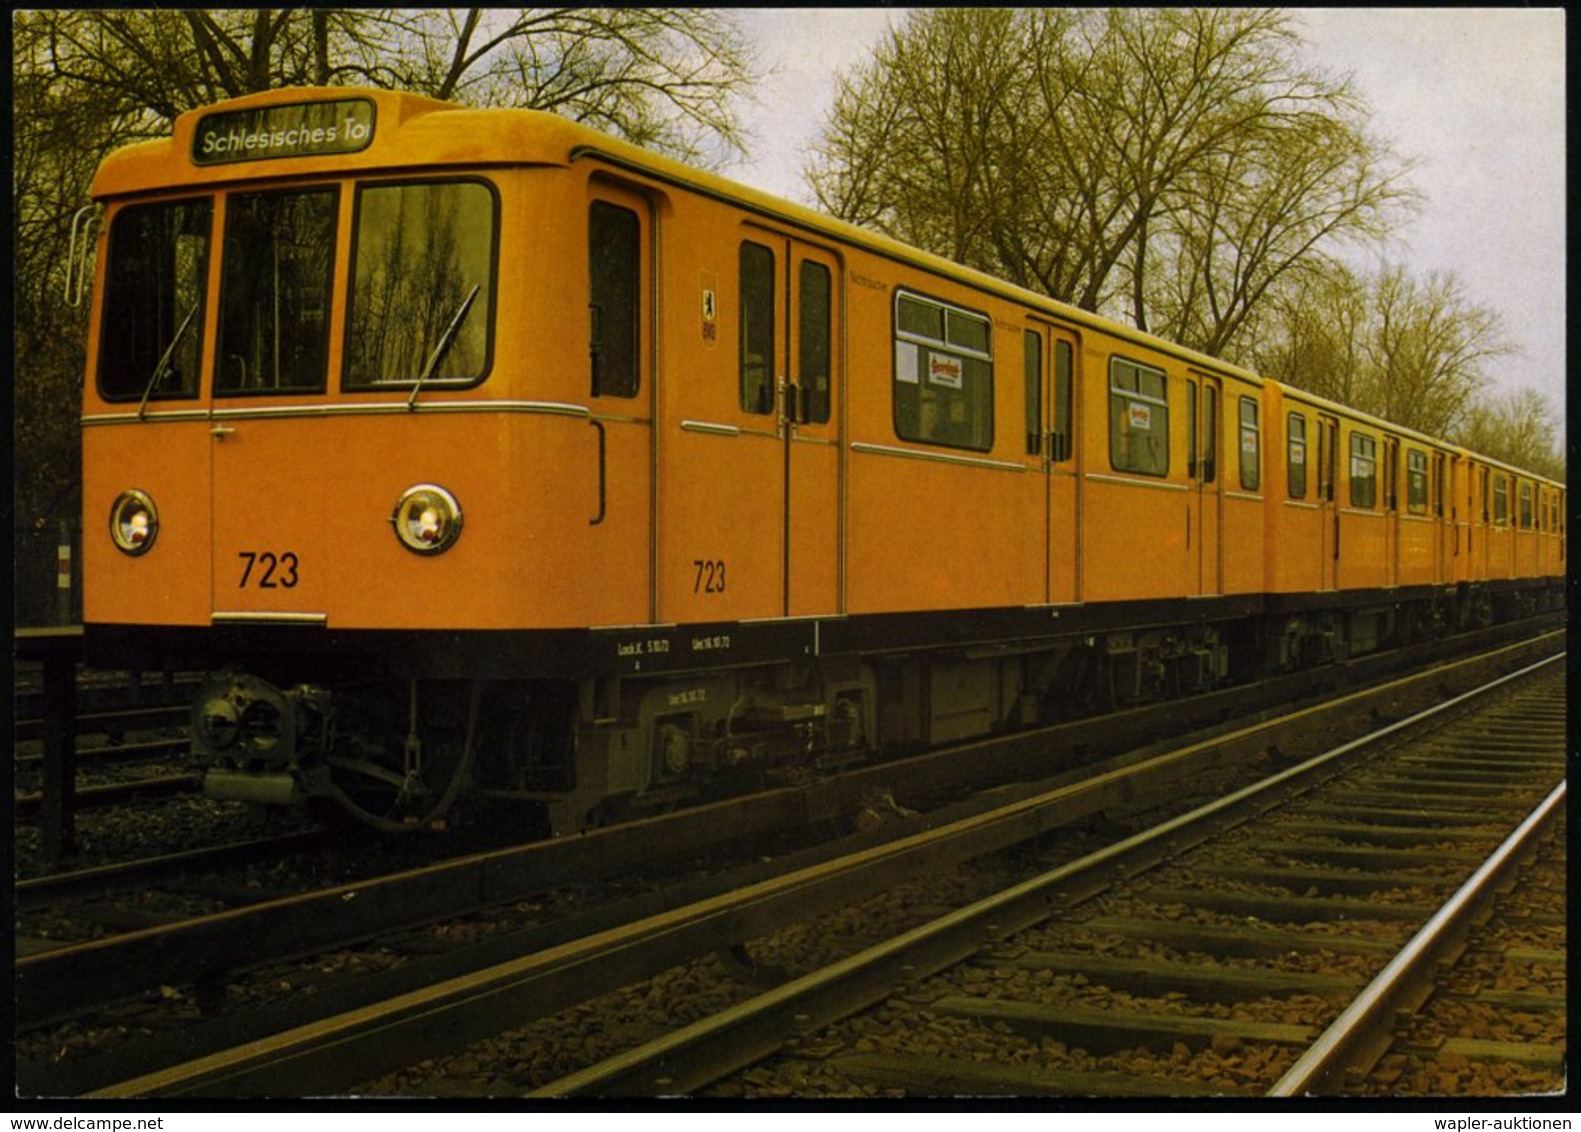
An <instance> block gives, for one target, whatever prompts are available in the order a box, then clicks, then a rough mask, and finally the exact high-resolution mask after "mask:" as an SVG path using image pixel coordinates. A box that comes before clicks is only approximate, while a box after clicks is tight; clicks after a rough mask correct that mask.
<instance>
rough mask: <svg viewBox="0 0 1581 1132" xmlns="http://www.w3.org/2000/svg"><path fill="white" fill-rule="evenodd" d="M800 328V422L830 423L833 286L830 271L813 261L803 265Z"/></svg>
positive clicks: (805, 262)
mask: <svg viewBox="0 0 1581 1132" xmlns="http://www.w3.org/2000/svg"><path fill="white" fill-rule="evenodd" d="M800 283H801V325H800V326H799V327H798V328H797V347H796V372H797V374H798V375H799V381H800V385H801V406H800V411H799V415H798V418H797V419H798V420H800V421H801V423H803V424H827V423H828V422H829V403H830V392H829V374H830V373H831V372H833V369H834V366H833V357H834V334H833V327H834V314H833V311H834V283H833V280H831V279H830V277H829V269H828V268H827V267H825V266H824V265H823V264H821V263H814V262H813V261H812V260H810V259H806V260H802V264H801V278H800Z"/></svg>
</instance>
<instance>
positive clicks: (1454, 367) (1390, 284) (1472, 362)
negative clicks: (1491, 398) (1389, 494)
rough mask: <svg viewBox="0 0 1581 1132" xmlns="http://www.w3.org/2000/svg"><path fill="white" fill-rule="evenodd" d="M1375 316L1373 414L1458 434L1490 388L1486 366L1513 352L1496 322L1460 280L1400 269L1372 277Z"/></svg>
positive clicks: (1370, 347)
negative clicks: (1420, 277)
mask: <svg viewBox="0 0 1581 1132" xmlns="http://www.w3.org/2000/svg"><path fill="white" fill-rule="evenodd" d="M1371 308H1372V309H1371V320H1372V322H1371V327H1370V330H1369V334H1368V337H1367V340H1366V343H1365V350H1366V353H1367V361H1368V372H1369V377H1370V388H1369V389H1368V390H1367V393H1366V395H1365V399H1366V400H1367V401H1368V402H1370V407H1371V408H1372V409H1373V411H1374V412H1376V413H1377V414H1378V415H1379V416H1381V417H1384V418H1386V419H1388V420H1391V421H1396V422H1398V423H1399V424H1403V425H1406V426H1407V427H1409V428H1415V429H1418V430H1420V431H1422V432H1426V433H1430V434H1432V435H1435V436H1444V435H1448V434H1450V433H1452V432H1453V431H1455V430H1456V429H1457V428H1459V427H1460V426H1461V425H1462V424H1463V423H1464V421H1465V414H1466V410H1467V407H1468V406H1469V405H1470V404H1471V403H1472V401H1473V399H1474V398H1475V397H1476V395H1477V394H1478V392H1479V391H1480V390H1481V388H1482V387H1483V386H1484V385H1485V384H1486V382H1487V380H1488V374H1487V369H1486V367H1487V365H1488V363H1490V362H1492V361H1495V360H1496V359H1498V358H1502V357H1505V356H1507V355H1509V354H1510V353H1512V352H1513V347H1512V346H1511V345H1510V343H1509V342H1508V340H1507V339H1506V338H1505V336H1504V333H1503V329H1502V324H1501V322H1500V319H1499V317H1498V315H1497V314H1496V313H1495V312H1494V311H1492V310H1490V309H1488V308H1486V307H1481V306H1478V305H1476V304H1475V303H1473V302H1472V301H1471V300H1470V299H1469V298H1468V297H1467V296H1466V294H1465V289H1464V288H1463V287H1462V286H1461V284H1460V282H1459V281H1458V280H1457V279H1456V278H1455V277H1454V276H1452V275H1447V274H1443V273H1437V272H1435V273H1432V274H1429V275H1428V276H1427V278H1426V279H1425V280H1422V281H1418V280H1415V279H1413V278H1411V276H1410V275H1409V274H1408V273H1407V272H1406V270H1405V269H1404V268H1403V267H1400V266H1398V265H1395V266H1386V267H1384V268H1383V269H1382V270H1381V271H1380V272H1379V273H1378V274H1377V276H1375V277H1374V279H1373V283H1372V294H1371Z"/></svg>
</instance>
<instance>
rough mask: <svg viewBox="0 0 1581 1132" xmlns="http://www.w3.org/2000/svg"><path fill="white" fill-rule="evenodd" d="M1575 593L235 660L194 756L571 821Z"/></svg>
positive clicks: (1422, 635) (403, 815)
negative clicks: (315, 672)
mask: <svg viewBox="0 0 1581 1132" xmlns="http://www.w3.org/2000/svg"><path fill="white" fill-rule="evenodd" d="M1562 600H1563V594H1562V590H1561V589H1560V588H1559V586H1558V585H1557V583H1538V584H1532V585H1526V586H1520V585H1511V586H1507V587H1488V586H1460V587H1454V586H1449V587H1435V588H1433V590H1432V591H1430V592H1424V593H1418V594H1416V595H1414V596H1412V597H1410V598H1408V599H1402V600H1388V601H1381V602H1380V601H1373V602H1370V603H1369V602H1365V601H1361V602H1356V601H1351V602H1347V603H1341V602H1339V601H1335V602H1333V603H1331V604H1329V605H1327V606H1325V605H1321V604H1316V605H1314V604H1312V603H1310V602H1308V603H1303V604H1301V605H1296V604H1294V603H1289V604H1288V605H1287V607H1284V608H1281V607H1279V606H1278V605H1277V603H1270V604H1271V605H1274V608H1271V609H1269V608H1263V609H1261V610H1258V611H1257V612H1255V613H1252V614H1241V615H1237V616H1232V617H1226V618H1223V619H1212V618H1204V617H1198V618H1196V619H1194V620H1191V621H1184V620H1176V621H1174V622H1171V623H1163V624H1145V623H1144V624H1137V623H1126V621H1125V619H1124V618H1118V619H1111V623H1110V624H1109V625H1108V626H1106V627H1102V628H1098V627H1093V628H1091V629H1085V628H1080V627H1078V628H1077V629H1075V630H1074V631H1064V632H1061V633H1059V634H1056V635H1050V634H1048V633H1047V632H1046V631H1045V633H1044V634H1043V635H1041V636H1035V637H1028V636H1022V637H1015V636H1008V637H1007V636H1005V635H1004V634H1003V632H1002V628H1001V631H1000V632H999V633H997V634H995V633H994V632H993V627H992V626H988V627H987V628H988V631H987V632H983V633H982V634H981V635H980V637H979V639H975V640H958V641H956V642H954V643H950V644H944V643H937V642H934V643H927V642H923V643H913V644H912V645H911V646H910V647H889V648H884V647H873V648H869V649H866V650H861V649H853V650H846V651H837V652H831V653H824V654H819V655H799V656H795V658H794V659H789V660H786V659H766V660H762V661H758V662H749V663H737V664H722V665H719V666H716V667H708V668H682V669H681V670H671V671H662V670H661V671H657V672H654V671H645V670H642V668H641V665H640V664H639V665H636V666H635V667H634V668H633V667H632V666H628V668H631V670H628V671H623V672H620V671H618V672H601V673H593V674H584V675H578V676H574V677H571V678H555V677H548V676H545V677H541V678H528V679H523V678H518V677H514V676H512V675H509V674H500V673H498V672H491V673H484V674H479V675H475V676H468V675H465V674H455V675H452V674H447V673H443V672H441V673H421V674H413V675H411V676H408V677H406V678H395V677H392V676H391V675H390V674H388V673H379V672H378V671H377V669H378V666H377V665H372V666H370V667H369V672H368V675H367V676H366V678H362V679H350V680H345V679H343V680H326V681H311V682H306V683H298V684H288V683H286V682H285V681H284V680H282V679H280V678H279V675H276V676H275V677H274V678H273V679H271V678H266V676H264V675H259V674H255V673H254V672H252V671H243V670H241V669H235V668H228V669H224V670H221V671H220V672H219V673H218V674H217V675H216V676H215V677H214V678H213V679H212V680H211V681H210V682H209V683H208V685H207V686H206V687H205V688H204V689H203V690H202V691H201V692H200V694H199V695H198V697H197V700H196V702H195V705H194V709H193V720H192V723H193V726H192V734H193V750H194V754H195V755H196V756H197V757H198V759H200V760H201V761H202V763H203V764H204V766H205V768H206V777H205V789H206V791H207V792H208V793H209V794H210V795H211V796H214V797H218V798H228V799H239V800H244V801H249V802H260V803H266V804H283V805H308V806H311V807H314V808H317V809H321V810H325V811H327V812H329V813H332V814H334V815H337V816H339V817H342V818H344V817H350V818H352V819H354V820H355V821H357V822H360V823H363V824H366V825H370V826H373V827H375V828H377V829H381V830H385V831H389V832H403V831H410V830H416V829H423V828H429V827H432V826H434V825H435V824H437V823H440V822H442V821H445V820H448V819H449V818H450V817H451V815H453V814H454V813H457V812H465V811H467V810H473V811H477V810H481V809H486V808H488V807H490V806H498V805H501V804H504V805H509V806H513V807H515V808H517V809H518V810H519V809H522V808H527V809H530V810H532V811H534V812H535V813H536V814H538V815H539V818H540V824H541V828H542V830H543V831H544V832H547V833H552V834H555V835H559V834H567V833H573V832H577V831H579V830H582V829H586V828H589V827H592V826H596V825H600V824H605V823H608V822H611V821H616V820H622V819H624V818H627V817H630V816H636V815H640V814H643V813H647V812H654V811H656V810H658V809H662V808H668V807H673V806H678V805H684V804H689V803H694V802H697V801H700V800H705V799H709V798H713V797H720V796H727V795H730V794H735V793H744V792H749V791H751V790H754V789H762V788H764V787H767V786H772V785H776V784H786V783H790V782H795V781H798V780H802V779H805V778H806V777H807V776H809V775H820V774H833V773H836V772H838V770H839V769H840V768H842V767H844V766H848V765H850V764H852V763H855V762H861V761H866V760H869V759H873V758H879V757H889V756H893V755H897V754H903V753H910V752H914V751H917V750H921V749H925V748H928V747H934V746H939V745H942V744H947V743H952V742H961V741H966V740H971V739H975V738H981V737H985V736H989V735H993V734H996V733H999V732H1003V731H1010V730H1015V729H1018V728H1024V727H1030V726H1035V725H1039V724H1047V723H1053V722H1059V721H1062V720H1066V719H1073V718H1078V717H1082V716H1090V715H1095V714H1101V713H1104V712H1108V711H1114V710H1119V709H1122V708H1126V707H1133V706H1138V705H1142V704H1147V703H1153V702H1156V701H1159V700H1165V699H1170V698H1175V697H1181V696H1189V695H1192V694H1194V693H1198V692H1203V691H1207V690H1210V689H1213V688H1217V687H1220V686H1223V685H1225V684H1227V683H1232V682H1238V681H1247V680H1251V679H1255V678H1257V677H1259V676H1261V675H1275V674H1282V673H1289V672H1296V671H1300V670H1303V669H1308V668H1314V667H1318V666H1321V665H1326V664H1332V663H1335V662H1337V661H1341V660H1344V659H1346V658H1347V657H1350V656H1358V655H1363V654H1365V653H1368V652H1373V651H1376V650H1379V649H1383V648H1389V647H1395V646H1398V645H1404V644H1409V643H1413V642H1416V641H1422V640H1430V639H1433V638H1436V637H1440V636H1443V635H1446V634H1451V633H1455V632H1460V631H1464V630H1468V629H1473V628H1479V627H1484V626H1487V625H1490V624H1493V623H1494V622H1496V621H1503V620H1509V619H1514V618H1518V617H1523V616H1529V615H1532V614H1535V613H1537V612H1540V611H1542V610H1543V609H1546V608H1552V607H1556V606H1557V605H1559V604H1561V603H1562ZM1066 617H1067V619H1068V614H1066ZM976 620H979V621H980V620H981V618H978V619H976ZM956 635H957V636H961V635H962V634H960V633H959V632H957V633H956ZM708 639H709V640H710V641H713V642H715V643H717V642H718V640H720V638H719V637H718V636H717V635H716V636H714V637H711V638H708ZM880 643H882V642H880ZM649 647H653V646H651V645H650V646H649ZM657 651H659V652H660V653H661V654H662V653H663V652H664V651H666V650H657ZM804 651H805V650H804ZM651 667H652V666H651V665H650V668H651ZM660 667H661V668H662V667H663V666H660ZM263 668H264V669H265V670H266V671H272V672H273V673H276V674H282V673H288V672H289V671H290V669H291V664H290V658H289V657H288V656H286V657H282V656H280V655H271V656H269V657H268V658H267V663H265V664H264V665H263ZM458 807H459V810H458Z"/></svg>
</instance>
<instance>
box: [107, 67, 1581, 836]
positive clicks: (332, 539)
mask: <svg viewBox="0 0 1581 1132" xmlns="http://www.w3.org/2000/svg"><path fill="white" fill-rule="evenodd" d="M93 195H94V200H95V202H96V211H95V213H94V215H95V217H98V218H102V221H103V223H102V232H101V233H100V235H99V236H98V238H97V241H96V246H97V250H98V256H97V268H96V277H95V296H96V298H95V302H94V309H93V312H92V318H91V325H90V341H89V350H88V372H87V380H86V382H85V394H84V405H83V418H82V424H83V458H84V507H85V512H86V516H85V524H84V529H85V530H87V531H90V532H91V531H94V530H98V531H102V532H104V533H103V535H102V536H99V537H89V538H87V539H86V540H85V548H84V558H85V572H86V597H85V622H86V633H87V642H88V648H89V652H90V657H91V658H93V659H94V660H95V661H96V662H98V663H101V664H132V663H136V664H152V663H158V662H161V661H163V662H167V663H177V664H183V665H198V666H203V667H206V668H210V669H212V670H214V671H215V672H216V673H217V675H216V677H215V679H214V680H213V681H212V682H211V684H210V685H209V686H208V687H207V688H206V689H205V690H204V691H203V692H202V693H201V694H200V696H199V697H198V700H197V703H196V704H195V707H194V713H193V737H194V738H193V743H194V748H195V751H196V752H197V753H198V754H199V755H200V756H201V757H202V758H203V759H204V761H205V763H206V766H207V768H208V769H207V774H206V783H207V788H208V790H209V791H210V792H211V793H212V794H214V795H216V796H220V797H232V798H244V799H251V800H258V801H270V802H292V803H297V802H304V801H306V802H313V803H320V802H324V803H332V804H336V805H338V806H340V807H342V808H344V809H345V810H347V811H349V812H351V813H353V814H355V815H357V816H358V817H360V818H361V819H362V820H364V821H368V822H371V823H372V824H375V825H378V826H380V827H382V828H387V829H405V828H413V827H418V826H421V825H423V824H425V823H428V822H430V821H431V820H432V819H434V818H436V817H438V816H439V815H440V814H442V813H443V812H444V811H445V810H446V809H447V808H448V807H450V806H451V805H452V804H454V803H455V802H456V800H457V799H458V798H463V797H468V796H484V797H492V798H496V799H508V800H515V801H518V802H530V803H533V804H535V805H538V806H540V807H541V808H542V810H543V812H544V813H545V814H546V815H547V818H548V822H549V825H550V826H551V827H552V828H553V829H555V830H557V831H568V830H574V829H577V828H582V827H584V826H586V825H588V824H590V823H593V822H597V821H601V820H605V819H606V818H608V817H609V816H611V815H612V814H615V813H618V812H620V811H622V810H628V809H631V808H633V807H641V806H642V805H645V804H663V803H670V802H673V801H675V800H677V799H679V798H682V797H687V796H695V795H697V794H699V793H702V792H706V791H711V790H720V789H726V788H740V787H743V786H747V785H750V784H752V783H756V782H762V781H765V780H771V779H772V778H773V777H774V776H775V775H777V774H781V773H784V772H786V771H787V769H788V768H789V769H790V770H792V771H798V770H800V769H804V768H807V767H809V766H813V767H816V766H826V765H838V764H840V763H843V762H848V761H850V760H851V759H852V758H858V757H865V756H867V755H870V754H872V753H875V752H880V751H894V750H902V749H909V748H913V747H916V746H918V745H924V744H930V743H939V742H944V741H948V740H952V739H960V738H966V737H970V736H977V735H983V734H987V733H990V732H993V731H996V730H999V729H1003V728H1009V727H1014V726H1022V725H1027V724H1031V723H1035V722H1038V721H1043V720H1049V719H1055V718H1060V717H1064V716H1067V715H1072V714H1077V713H1081V712H1088V711H1097V710H1103V709H1105V708H1109V707H1113V706H1117V705H1124V704H1131V703H1138V702H1142V701H1145V700H1148V699H1152V698H1156V697H1161V696H1171V695H1181V694H1186V693H1190V692H1192V691H1194V690H1199V689H1204V688H1208V687H1212V686H1214V685H1217V684H1220V683H1222V682H1224V681H1227V680H1232V679H1240V678H1245V677H1248V676H1250V675H1253V674H1255V673H1257V672H1260V671H1267V670H1292V669H1297V668H1300V667H1302V666H1306V665H1314V664H1321V663H1326V662H1329V661H1331V660H1333V659H1335V658H1337V657H1343V656H1345V655H1348V654H1350V653H1354V652H1360V651H1366V650H1369V649H1374V648H1378V647H1382V646H1384V645H1386V644H1389V643H1396V642H1402V641H1405V640H1410V639H1415V638H1418V637H1423V636H1428V635H1433V634H1437V633H1442V632H1448V631H1453V630H1455V629H1458V628H1462V627H1465V626H1467V625H1471V624H1481V623H1486V622H1489V621H1491V620H1493V619H1495V618H1505V617H1513V616H1518V615H1522V614H1525V613H1528V612H1530V611H1533V610H1537V609H1541V608H1549V607H1553V606H1556V605H1558V604H1559V603H1560V602H1562V600H1563V590H1562V583H1561V579H1562V575H1563V572H1564V569H1565V562H1564V555H1565V532H1564V518H1563V516H1564V490H1565V489H1564V486H1563V485H1562V484H1559V483H1554V482H1551V481H1549V480H1545V479H1543V478H1542V477H1539V476H1534V475H1531V474H1530V473H1526V472H1523V471H1521V470H1519V469H1516V468H1510V467H1506V466H1504V465H1501V464H1498V463H1495V462H1492V461H1488V460H1484V459H1482V458H1480V457H1477V456H1475V455H1474V454H1472V453H1469V452H1466V451H1463V450H1461V449H1458V448H1456V447H1454V446H1453V445H1449V444H1446V443H1444V442H1442V441H1439V440H1435V439H1433V438H1431V437H1427V436H1422V435H1419V434H1416V433H1413V432H1410V431H1408V430H1403V429H1400V428H1397V427H1395V426H1393V425H1390V424H1388V423H1386V422H1384V421H1379V420H1375V419H1372V418H1369V417H1366V416H1363V415H1360V414H1357V413H1355V412H1353V411H1351V410H1349V409H1346V408H1343V407H1341V406H1338V405H1334V404H1330V403H1327V402H1324V401H1322V400H1320V399H1317V398H1314V397H1312V396H1310V395H1308V394H1306V393H1303V392H1300V391H1298V390H1294V389H1287V388H1282V387H1281V386H1279V385H1278V384H1276V383H1274V382H1270V381H1267V380H1264V379H1262V378H1259V377H1257V376H1255V375H1253V374H1250V373H1247V372H1245V371H1243V370H1239V369H1236V368H1233V367H1230V366H1226V365H1224V364H1222V363H1220V362H1217V361H1215V360H1213V359H1211V358H1208V357H1204V356H1201V355H1198V354H1195V353H1192V352H1190V351H1187V350H1183V349H1181V348H1179V347H1176V346H1173V345H1171V344H1169V343H1167V342H1163V341H1160V340H1158V339H1156V338H1152V337H1149V336H1147V335H1144V334H1140V333H1137V332H1136V331H1134V330H1130V329H1128V328H1125V327H1123V326H1120V325H1118V324H1115V323H1112V322H1109V321H1106V320H1104V319H1101V318H1098V317H1096V316H1093V315H1090V314H1087V313H1085V312H1082V311H1079V310H1075V309H1073V308H1071V307H1068V306H1065V305H1063V304H1059V303H1054V302H1050V301H1048V300H1046V299H1043V298H1040V297H1038V296H1035V295H1033V294H1030V293H1028V292H1025V291H1021V290H1018V289H1016V288H1014V287H1010V286H1008V285H1006V284H1003V283H1000V282H997V281H995V280H993V279H990V278H988V277H986V276H983V275H981V274H978V273H975V272H972V271H969V270H966V269H963V268H961V267H958V266H956V265H954V264H950V263H948V262H945V261H943V260H941V259H938V258H935V257H932V256H929V255H925V254H923V253H920V252H917V251H915V250H913V249H910V248H907V247H903V246H901V245H899V244H896V243H894V242H892V241H889V240H886V239H884V238H882V237H879V236H875V235H872V234H870V233H867V232H863V231H860V230H858V229H855V228H852V227H850V226H847V225H844V224H840V223H837V222H834V221H831V220H829V219H827V218H825V217H821V216H818V215H816V214H814V213H812V212H810V211H807V210H804V209H801V208H798V207H795V206H793V205H790V204H786V203H784V202H781V201H778V200H775V199H772V198H770V197H767V196H764V195H762V194H759V193H756V192H753V191H751V190H749V189H745V188H742V187H740V186H737V185H734V184H731V183H729V182H727V181H724V180H721V179H719V178H717V177H714V176H711V175H708V174H706V173H702V172H698V171H696V170H693V169H690V168H687V167H685V166H682V165H680V164H677V163H674V162H671V161H668V160H665V159H662V158H659V157H656V156H654V155H652V154H649V153H646V152H644V151H642V150H640V149H637V148H635V147H632V146H629V145H626V144H623V143H621V142H618V141H615V140H613V139H610V138H608V137H605V136H603V135H600V134H597V133H594V132H592V131H589V130H587V129H584V128H581V127H578V126H576V125H574V124H572V123H570V122H567V121H565V120H563V119H560V118H557V117H553V116H550V115H545V114H539V113H532V112H527V111H510V110H468V109H461V108H457V107H453V106H449V105H447V104H443V103H438V102H434V101H431V100H427V99H422V98H417V97H412V96H408V95H402V94H394V93H388V92H376V91H361V90H350V89H322V90H321V89H299V90H284V91H275V92H271V93H267V94H260V95H255V96H250V97H247V98H243V99H238V100H235V101H232V102H227V103H223V104H220V105H218V106H215V107H210V108H207V109H204V110H200V111H196V112H193V113H189V114H186V115H183V116H182V117H181V118H180V119H179V120H178V121H177V123H176V126H175V131H174V135H173V136H172V137H170V138H168V139H165V140H159V141H152V142H147V143H143V144H140V145H137V146H133V147H131V148H129V149H126V150H123V151H121V152H119V153H117V154H114V155H112V156H111V157H110V158H109V159H108V160H106V161H105V163H104V164H103V166H102V167H101V169H100V170H99V173H98V176H97V178H96V179H95V182H94V185H93ZM84 244H85V246H86V244H87V241H84ZM106 523H107V526H108V529H106V526H105V524H106Z"/></svg>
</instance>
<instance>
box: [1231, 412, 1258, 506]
mask: <svg viewBox="0 0 1581 1132" xmlns="http://www.w3.org/2000/svg"><path fill="white" fill-rule="evenodd" d="M1247 410H1250V411H1251V420H1250V421H1249V422H1248V420H1247ZM1261 417H1262V406H1261V405H1260V404H1258V401H1257V398H1255V397H1250V396H1247V395H1245V394H1242V395H1241V399H1240V407H1239V410H1238V411H1237V413H1236V427H1237V430H1238V434H1239V436H1240V444H1239V445H1238V447H1239V449H1240V466H1241V490H1243V491H1259V490H1261V488H1262V483H1263V476H1262V467H1263V432H1262V420H1261ZM1248 440H1250V441H1251V444H1250V446H1249V450H1250V460H1251V462H1250V468H1248V464H1247V456H1248V444H1247V441H1248ZM1248 471H1250V474H1249V475H1248Z"/></svg>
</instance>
